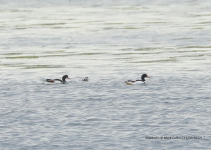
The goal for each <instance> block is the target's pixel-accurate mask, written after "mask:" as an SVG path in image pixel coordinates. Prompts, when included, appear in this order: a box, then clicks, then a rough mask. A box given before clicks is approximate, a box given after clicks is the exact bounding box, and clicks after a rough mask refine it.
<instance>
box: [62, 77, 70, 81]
mask: <svg viewBox="0 0 211 150" xmlns="http://www.w3.org/2000/svg"><path fill="white" fill-rule="evenodd" d="M65 79H70V78H69V77H68V75H64V76H63V77H62V81H63V82H66V81H65Z"/></svg>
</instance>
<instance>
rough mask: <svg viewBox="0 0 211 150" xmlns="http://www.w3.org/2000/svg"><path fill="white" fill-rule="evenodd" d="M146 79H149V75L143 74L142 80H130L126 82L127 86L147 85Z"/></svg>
mask: <svg viewBox="0 0 211 150" xmlns="http://www.w3.org/2000/svg"><path fill="white" fill-rule="evenodd" d="M145 78H149V76H148V75H147V74H143V75H142V76H141V80H136V81H132V80H128V81H125V83H126V84H127V85H133V84H142V83H146V82H145Z"/></svg>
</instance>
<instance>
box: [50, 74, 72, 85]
mask: <svg viewBox="0 0 211 150" xmlns="http://www.w3.org/2000/svg"><path fill="white" fill-rule="evenodd" d="M65 79H70V78H69V77H68V75H64V76H63V77H62V80H61V79H46V81H47V82H51V83H54V82H56V81H59V82H61V83H65V82H66V81H65Z"/></svg>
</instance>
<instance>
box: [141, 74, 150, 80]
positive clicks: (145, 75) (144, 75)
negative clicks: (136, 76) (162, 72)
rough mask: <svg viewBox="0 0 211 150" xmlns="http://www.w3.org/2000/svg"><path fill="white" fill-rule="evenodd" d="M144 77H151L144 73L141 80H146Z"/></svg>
mask: <svg viewBox="0 0 211 150" xmlns="http://www.w3.org/2000/svg"><path fill="white" fill-rule="evenodd" d="M144 78H149V76H148V75H147V74H143V75H142V76H141V80H142V81H145V79H144Z"/></svg>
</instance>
